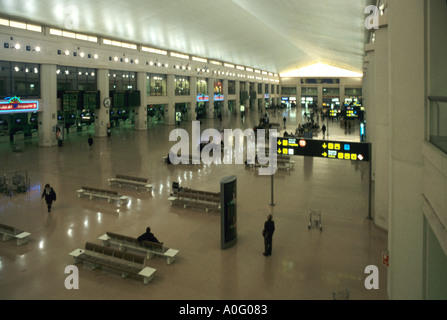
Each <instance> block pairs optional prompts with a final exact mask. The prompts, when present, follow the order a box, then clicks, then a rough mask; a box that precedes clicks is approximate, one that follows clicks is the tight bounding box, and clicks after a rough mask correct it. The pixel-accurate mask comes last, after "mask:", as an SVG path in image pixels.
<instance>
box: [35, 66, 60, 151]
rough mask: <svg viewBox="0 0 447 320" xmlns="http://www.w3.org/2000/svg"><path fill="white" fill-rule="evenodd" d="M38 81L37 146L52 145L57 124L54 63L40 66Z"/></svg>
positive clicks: (55, 141)
mask: <svg viewBox="0 0 447 320" xmlns="http://www.w3.org/2000/svg"><path fill="white" fill-rule="evenodd" d="M40 83H41V99H42V104H41V106H40V109H41V110H43V111H42V112H39V126H38V131H39V146H41V147H53V146H56V145H57V144H58V142H57V139H56V125H57V75H56V65H49V64H42V65H41V66H40Z"/></svg>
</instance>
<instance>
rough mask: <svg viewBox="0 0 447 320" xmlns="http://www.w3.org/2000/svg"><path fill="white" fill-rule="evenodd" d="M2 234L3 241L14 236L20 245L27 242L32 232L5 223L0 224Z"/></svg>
mask: <svg viewBox="0 0 447 320" xmlns="http://www.w3.org/2000/svg"><path fill="white" fill-rule="evenodd" d="M0 234H1V235H2V240H3V241H8V240H11V239H12V238H16V239H17V245H18V246H20V245H22V244H25V243H27V242H28V237H29V236H30V235H31V233H29V232H25V231H22V230H18V229H16V228H14V227H11V226H8V225H4V224H0Z"/></svg>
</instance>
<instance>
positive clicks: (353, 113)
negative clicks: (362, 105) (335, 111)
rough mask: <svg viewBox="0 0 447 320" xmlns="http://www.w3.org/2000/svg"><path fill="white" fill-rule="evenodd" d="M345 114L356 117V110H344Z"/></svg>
mask: <svg viewBox="0 0 447 320" xmlns="http://www.w3.org/2000/svg"><path fill="white" fill-rule="evenodd" d="M346 116H347V117H349V118H356V117H358V116H357V111H355V110H346Z"/></svg>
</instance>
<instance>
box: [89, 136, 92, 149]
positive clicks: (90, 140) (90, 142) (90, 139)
mask: <svg viewBox="0 0 447 320" xmlns="http://www.w3.org/2000/svg"><path fill="white" fill-rule="evenodd" d="M92 145H93V138H92V136H89V137H88V146H89V147H90V151H91V150H92Z"/></svg>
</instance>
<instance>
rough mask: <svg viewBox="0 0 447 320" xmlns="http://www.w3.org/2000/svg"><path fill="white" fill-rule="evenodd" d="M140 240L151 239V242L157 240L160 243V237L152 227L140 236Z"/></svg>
mask: <svg viewBox="0 0 447 320" xmlns="http://www.w3.org/2000/svg"><path fill="white" fill-rule="evenodd" d="M137 240H138V241H140V242H141V241H149V242H155V243H160V241H158V239H157V238H156V237H155V236H154V234H153V233H152V232H151V228H149V227H147V229H146V232H145V233H143V234H142V235H141V236H139V237H138V239H137Z"/></svg>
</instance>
